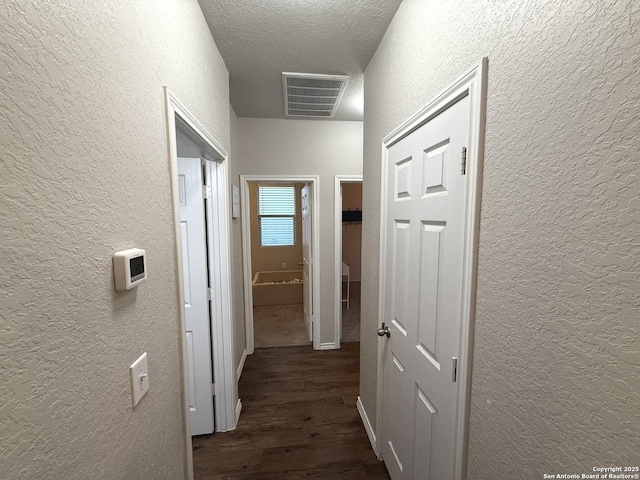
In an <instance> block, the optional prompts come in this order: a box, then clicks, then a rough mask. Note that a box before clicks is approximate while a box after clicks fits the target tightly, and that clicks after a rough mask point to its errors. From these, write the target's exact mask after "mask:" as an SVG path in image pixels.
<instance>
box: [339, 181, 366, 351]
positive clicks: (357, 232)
mask: <svg viewBox="0 0 640 480" xmlns="http://www.w3.org/2000/svg"><path fill="white" fill-rule="evenodd" d="M334 182H335V185H334V187H335V250H334V251H335V258H334V269H335V299H336V300H335V312H336V313H335V318H336V333H335V336H336V345H337V346H338V347H339V346H340V344H341V343H352V342H360V279H361V251H362V176H361V175H336V176H335V180H334Z"/></svg>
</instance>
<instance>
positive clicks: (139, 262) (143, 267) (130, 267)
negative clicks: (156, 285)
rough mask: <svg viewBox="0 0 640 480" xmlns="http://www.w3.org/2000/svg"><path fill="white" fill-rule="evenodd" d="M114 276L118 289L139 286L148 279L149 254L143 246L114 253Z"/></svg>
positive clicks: (122, 289)
mask: <svg viewBox="0 0 640 480" xmlns="http://www.w3.org/2000/svg"><path fill="white" fill-rule="evenodd" d="M113 276H114V278H115V280H116V291H118V292H123V291H125V290H131V289H132V288H134V287H137V286H138V285H140V284H141V283H142V282H144V281H145V280H146V279H147V255H146V254H145V251H144V250H142V249H141V248H130V249H129V250H122V251H120V252H116V253H114V254H113Z"/></svg>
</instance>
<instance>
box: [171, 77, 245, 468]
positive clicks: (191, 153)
mask: <svg viewBox="0 0 640 480" xmlns="http://www.w3.org/2000/svg"><path fill="white" fill-rule="evenodd" d="M164 99H165V113H166V121H167V137H168V141H169V142H168V143H169V171H170V181H171V197H172V198H171V203H172V211H173V219H174V240H175V245H176V249H175V259H176V265H177V272H176V283H177V291H178V303H179V310H178V316H179V329H178V331H179V339H178V342H179V344H180V352H181V358H180V363H181V365H180V367H181V368H180V372H181V376H182V379H181V380H182V397H183V398H182V399H183V415H184V425H185V427H184V428H185V450H184V456H185V476H186V477H187V478H193V456H192V441H191V435H192V422H195V423H196V424H198V426H197V428H198V429H199V428H200V427H202V428H204V429H205V430H204V431H210V428H211V426H210V424H211V422H212V421H213V418H215V422H214V429H215V431H217V432H224V431H228V430H232V429H234V428H235V425H236V422H237V417H238V415H239V410H240V407H241V404H240V400H239V399H238V392H237V383H236V381H235V369H234V364H233V344H234V343H233V328H232V324H231V318H232V316H231V313H232V312H231V306H230V305H231V301H230V299H231V292H230V284H229V279H230V270H229V265H230V248H229V240H228V232H229V218H228V200H227V199H228V196H229V195H228V194H229V192H228V181H227V178H228V176H227V153H226V151H225V150H224V148H222V146H221V145H220V144H219V143H218V142H217V141H216V140H215V139H214V138H213V137H212V136H211V134H209V133H208V132H207V130H206V129H205V128H204V127H203V126H202V125H201V124H200V123H199V122H198V120H197V119H196V118H195V117H194V116H193V115H191V113H190V112H189V111H188V110H187V109H186V108H185V106H184V105H182V103H180V101H179V100H178V99H177V98H176V97H175V96H174V95H173V94H172V93H171V92H170V91H169V89H168V88H166V87H165V88H164ZM179 155H180V156H182V157H183V158H185V160H183V161H180V162H179V161H178V157H179ZM187 158H191V160H186V159H187ZM188 182H191V183H192V185H191V186H190V187H189V188H187V183H188ZM198 190H199V191H198ZM188 191H189V193H190V194H192V195H193V199H192V201H191V204H192V205H193V206H194V207H196V208H195V209H194V210H193V211H191V212H190V213H189V212H181V208H182V207H183V206H185V204H186V203H187V194H188ZM189 214H191V215H192V219H191V220H190V221H192V222H193V223H194V224H195V223H198V224H199V226H200V227H201V231H200V232H201V234H202V233H204V238H206V241H201V242H195V243H190V242H189V239H188V232H185V225H184V222H186V221H187V220H189V219H188V218H187V216H188V215H189ZM183 215H186V216H183ZM203 216H204V218H202V217H203ZM185 233H187V235H186V236H185ZM200 238H201V239H202V236H201V237H200ZM191 246H193V247H194V248H196V249H200V250H201V252H200V256H201V257H202V256H204V258H201V261H203V262H204V263H205V264H206V268H204V269H202V268H201V269H200V273H199V275H198V279H197V282H196V283H193V284H192V283H191V282H190V280H191V273H189V270H190V267H191V266H192V265H190V263H189V262H188V261H185V258H186V257H185V256H184V252H185V251H186V250H190V248H191ZM202 250H204V251H202ZM194 266H195V264H194ZM194 278H195V277H194ZM196 289H197V295H196V296H198V297H199V298H200V299H202V298H204V299H205V300H204V302H202V301H200V303H199V306H198V308H197V310H198V314H197V315H196V317H197V321H196V323H198V327H197V329H196V330H197V331H196V330H193V322H191V321H190V320H191V319H190V318H188V317H190V316H191V315H187V309H191V304H192V302H193V301H194V299H195V296H194V294H195V293H196ZM189 313H192V312H189ZM188 320H189V321H188ZM188 327H189V328H188ZM207 333H208V338H207ZM196 337H200V340H202V337H204V341H201V342H200V343H196ZM207 363H208V365H207ZM211 409H212V410H213V412H211V411H210V410H211ZM205 410H209V411H208V412H206V413H207V414H206V415H204V416H203V417H198V413H204V411H205ZM194 412H196V415H195V417H193V416H192V413H194ZM211 413H213V414H211ZM205 417H206V418H205ZM199 422H204V423H206V425H203V424H199ZM194 432H195V433H201V432H200V430H194Z"/></svg>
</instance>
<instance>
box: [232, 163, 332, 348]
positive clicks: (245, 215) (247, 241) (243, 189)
mask: <svg viewBox="0 0 640 480" xmlns="http://www.w3.org/2000/svg"><path fill="white" fill-rule="evenodd" d="M254 182H259V183H311V184H312V185H313V197H312V198H313V203H312V205H311V208H312V209H313V211H312V224H311V228H312V229H313V235H312V238H313V240H312V245H311V255H312V258H313V273H312V277H313V299H312V302H313V303H312V305H313V308H312V309H313V314H312V316H311V321H312V322H313V348H314V349H315V350H321V349H322V347H321V345H320V265H321V264H320V248H319V247H320V243H319V242H320V235H319V225H320V222H319V212H320V195H319V193H320V177H319V176H318V175H240V204H241V208H242V215H241V217H242V218H241V221H242V267H243V271H244V275H243V285H244V318H245V331H246V336H247V338H246V341H247V354H252V353H253V350H254V337H253V290H252V288H251V280H252V279H253V275H252V274H251V224H250V222H251V217H250V215H251V210H250V207H251V206H250V205H249V183H254ZM332 348H333V347H332Z"/></svg>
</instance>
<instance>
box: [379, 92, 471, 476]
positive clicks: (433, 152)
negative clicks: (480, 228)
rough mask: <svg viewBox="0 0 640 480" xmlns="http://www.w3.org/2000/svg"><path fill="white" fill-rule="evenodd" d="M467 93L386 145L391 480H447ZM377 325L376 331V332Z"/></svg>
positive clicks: (386, 419) (387, 456)
mask: <svg viewBox="0 0 640 480" xmlns="http://www.w3.org/2000/svg"><path fill="white" fill-rule="evenodd" d="M469 109H470V101H469V97H468V96H467V97H465V98H463V99H462V100H459V101H458V102H457V103H455V104H454V105H452V106H451V107H449V108H448V109H447V110H445V111H444V112H442V113H441V114H439V115H438V116H436V117H435V118H433V119H431V120H430V121H429V122H428V123H426V124H425V125H424V126H422V127H420V128H419V129H418V130H416V131H415V132H413V133H411V134H410V135H408V136H407V137H405V138H404V139H402V140H400V141H399V142H398V143H396V144H395V145H393V146H391V147H390V148H389V152H388V163H387V166H386V169H387V170H386V175H388V177H387V178H388V183H387V185H388V188H387V207H386V208H387V217H386V218H387V220H386V225H385V227H384V228H386V229H387V231H386V235H387V236H386V238H387V243H386V245H387V246H386V252H385V262H386V272H387V275H388V277H387V282H386V288H385V292H384V295H385V297H384V300H385V301H384V305H385V307H384V319H385V324H386V326H387V327H388V328H389V333H390V337H389V338H388V339H387V340H386V350H385V357H384V398H383V451H382V454H383V458H384V461H385V463H386V465H387V469H388V470H389V474H390V475H391V478H392V479H393V480H409V479H416V480H418V479H419V480H450V479H453V475H454V447H455V443H456V441H462V439H457V438H456V421H457V418H456V417H457V415H456V403H457V400H458V383H457V382H456V380H457V379H456V373H457V372H456V369H455V365H456V360H457V359H458V358H459V356H460V350H459V343H460V339H459V336H460V325H461V316H462V288H463V250H464V248H463V247H464V240H465V239H464V235H465V231H464V226H465V201H466V197H467V176H466V175H463V174H462V173H461V165H460V164H461V153H462V148H463V147H467V146H468V139H469V119H470V116H469V115H470V110H469ZM381 333H382V332H379V334H381Z"/></svg>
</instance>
